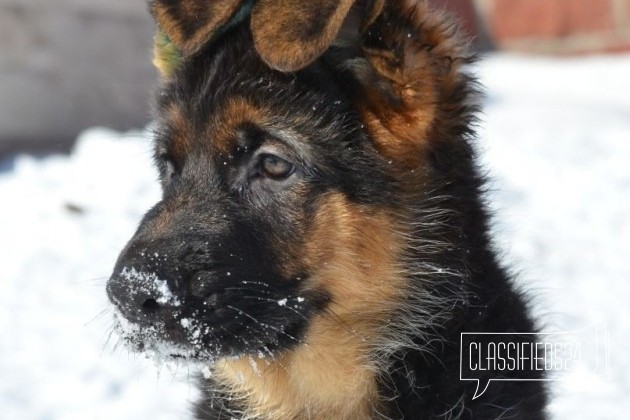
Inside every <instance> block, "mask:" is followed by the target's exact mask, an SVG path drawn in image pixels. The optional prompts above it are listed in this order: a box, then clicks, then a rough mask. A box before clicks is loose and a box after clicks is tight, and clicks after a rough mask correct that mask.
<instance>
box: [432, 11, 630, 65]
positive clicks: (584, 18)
mask: <svg viewBox="0 0 630 420" xmlns="http://www.w3.org/2000/svg"><path fill="white" fill-rule="evenodd" d="M432 1H434V2H436V3H438V4H442V5H444V6H445V7H447V8H450V9H451V10H455V11H456V13H458V14H459V15H460V16H461V17H463V19H464V21H466V22H467V23H466V27H467V28H468V29H469V31H471V32H477V33H479V32H480V31H481V34H482V37H484V36H488V37H489V38H490V39H491V40H492V43H493V44H494V45H495V46H496V47H498V48H499V49H505V50H513V51H525V52H535V53H545V54H581V53H592V52H619V51H630V0H432ZM471 8H474V12H473V13H472V14H473V15H475V16H473V17H471ZM475 12H476V13H475ZM471 28H473V29H472V30H470V29H471Z"/></svg>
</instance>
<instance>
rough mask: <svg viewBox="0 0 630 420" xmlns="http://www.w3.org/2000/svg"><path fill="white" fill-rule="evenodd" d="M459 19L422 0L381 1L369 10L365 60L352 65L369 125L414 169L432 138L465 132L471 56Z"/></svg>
mask: <svg viewBox="0 0 630 420" xmlns="http://www.w3.org/2000/svg"><path fill="white" fill-rule="evenodd" d="M455 24H456V23H454V22H453V20H452V19H450V18H449V17H447V16H444V15H443V14H442V13H441V12H438V11H435V10H430V9H429V8H428V6H427V4H426V2H423V1H419V0H377V1H375V2H374V3H373V6H372V9H366V11H365V13H364V21H363V26H362V28H361V48H360V49H361V52H360V55H361V57H359V58H357V59H355V60H353V62H351V63H349V64H347V67H348V68H350V69H351V70H352V71H353V72H354V74H355V78H356V79H357V80H358V81H359V84H358V85H359V87H358V89H359V91H358V92H357V94H356V95H355V97H356V99H355V101H356V104H357V108H358V109H359V112H360V114H361V117H362V119H363V121H364V123H365V126H366V129H367V130H368V132H369V133H370V135H371V137H372V138H373V140H374V142H375V145H376V147H377V149H378V150H379V151H380V152H381V153H382V154H383V155H385V156H386V157H387V158H388V159H390V160H394V161H396V162H397V163H398V167H401V168H414V167H416V166H417V165H419V164H420V163H421V159H422V156H423V155H424V152H426V151H427V150H428V149H430V148H431V142H434V141H437V140H438V139H439V138H445V137H453V136H452V134H453V133H455V135H458V136H461V133H462V132H464V131H465V130H467V129H468V128H467V127H468V123H469V122H470V121H469V120H468V119H467V118H468V116H467V115H466V114H467V113H469V104H468V103H466V102H467V100H468V98H467V95H468V93H469V92H468V90H467V89H469V88H468V87H467V80H466V76H465V75H464V74H463V73H462V71H461V67H462V65H463V64H465V63H467V62H468V61H469V57H468V56H467V53H466V48H465V45H466V44H465V43H464V42H462V41H461V40H460V38H459V36H458V35H457V31H456V27H455ZM458 130H459V132H460V134H458V133H456V132H457V131H458Z"/></svg>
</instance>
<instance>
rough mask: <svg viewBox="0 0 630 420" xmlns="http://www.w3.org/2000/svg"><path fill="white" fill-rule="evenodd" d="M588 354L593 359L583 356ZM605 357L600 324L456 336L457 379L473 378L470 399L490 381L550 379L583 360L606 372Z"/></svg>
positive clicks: (605, 340) (605, 336)
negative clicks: (566, 329)
mask: <svg viewBox="0 0 630 420" xmlns="http://www.w3.org/2000/svg"><path fill="white" fill-rule="evenodd" d="M591 355H594V357H593V359H594V360H586V359H590V357H589V356H591ZM584 356H586V358H585V357H584ZM608 360H609V355H608V332H607V330H606V327H601V326H600V327H589V328H584V329H582V330H578V331H573V332H560V333H478V332H466V333H461V339H460V380H462V381H475V382H476V388H475V392H474V394H473V397H472V399H473V400H475V399H477V398H480V397H481V396H482V395H483V394H484V393H485V392H486V391H487V390H488V388H489V387H490V383H491V382H493V381H552V380H555V379H557V375H556V374H557V373H558V372H567V371H571V370H573V369H574V368H575V367H576V366H577V365H578V364H580V365H582V366H583V365H584V363H585V361H586V362H589V361H590V362H591V363H590V364H591V366H592V368H591V369H590V370H591V371H592V372H593V373H595V374H597V375H598V376H607V375H609V366H610V365H609V361H608Z"/></svg>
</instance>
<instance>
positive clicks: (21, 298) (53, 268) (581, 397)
mask: <svg viewBox="0 0 630 420" xmlns="http://www.w3.org/2000/svg"><path fill="white" fill-rule="evenodd" d="M478 73H479V74H480V76H481V78H482V80H483V83H484V84H485V86H486V87H487V91H488V97H487V100H486V106H485V115H484V118H483V122H482V127H481V129H480V133H481V150H482V152H483V153H482V161H483V164H484V167H485V168H486V169H487V170H489V172H490V174H491V175H492V177H493V180H494V181H493V182H492V184H491V187H492V190H491V192H490V194H489V202H490V203H491V205H492V207H493V208H495V209H497V212H498V213H497V216H496V218H495V226H496V233H497V235H496V242H497V244H498V246H499V248H500V249H501V250H503V251H504V253H505V260H506V261H508V262H509V264H510V265H511V267H513V268H514V270H515V272H517V273H518V274H519V276H518V283H519V284H521V285H527V288H529V289H532V290H533V291H534V295H535V305H536V311H537V313H539V314H543V315H544V319H545V328H546V329H547V330H552V331H559V330H576V329H580V328H585V327H595V326H600V325H605V326H606V327H607V330H608V333H609V334H610V377H609V378H605V377H600V376H597V375H594V374H593V373H590V372H589V371H584V370H576V371H575V372H573V373H571V374H566V375H564V376H561V377H560V378H559V380H558V381H557V382H554V383H552V385H551V386H552V390H553V392H554V398H553V401H552V404H551V407H550V410H551V412H552V414H553V418H554V419H567V418H568V419H577V418H584V416H585V415H586V414H585V413H588V417H589V418H590V419H602V420H603V419H623V418H625V417H626V415H625V413H627V412H629V411H630V399H628V398H627V396H628V395H630V375H628V372H630V362H629V361H628V357H627V355H628V354H630V338H628V337H630V309H628V308H629V306H630V305H628V299H629V298H630V262H629V259H630V258H629V257H628V254H629V252H630V77H628V75H630V56H626V57H624V56H621V57H615V58H611V57H601V58H587V59H562V60H560V59H558V60H555V59H532V58H524V57H512V56H504V55H497V56H493V57H490V58H489V59H487V60H485V61H484V62H482V63H481V64H480V65H479V66H478ZM147 137H148V136H147V135H146V134H145V133H140V132H138V133H130V134H124V135H122V134H118V133H115V132H112V131H108V130H104V129H96V130H90V131H88V132H86V133H84V134H83V135H82V136H81V138H80V139H79V141H78V143H77V146H76V148H75V150H74V151H73V153H72V155H71V156H69V157H68V156H50V157H46V158H42V159H38V158H34V157H29V156H19V157H17V158H15V159H13V160H10V161H5V162H2V163H0V200H1V201H0V216H1V217H0V332H1V333H2V340H1V341H0V407H1V408H0V418H7V419H17V418H19V419H51V420H57V419H86V418H90V419H112V418H115V419H137V418H154V419H182V418H187V417H189V402H190V401H191V400H194V399H195V398H196V395H197V392H196V391H195V387H194V384H190V385H189V382H188V380H187V377H188V370H187V368H186V367H182V368H181V369H180V372H174V371H172V370H166V369H165V368H164V367H163V368H161V369H158V368H156V367H155V366H154V364H153V363H151V362H150V361H147V360H145V359H144V358H143V357H139V356H135V355H133V354H130V353H129V352H128V351H127V350H126V349H125V348H124V347H122V346H119V347H118V348H117V349H116V350H113V348H114V347H115V346H114V345H113V344H114V343H110V345H105V343H106V341H107V336H108V334H109V333H110V331H111V330H110V328H111V326H112V311H111V309H108V308H109V305H108V303H107V299H106V296H105V282H106V280H107V278H108V276H109V275H110V274H111V270H112V269H113V266H114V263H115V261H116V257H117V255H118V252H119V251H120V250H121V249H122V248H123V246H124V245H125V242H126V241H127V240H128V239H129V238H130V237H131V235H132V234H133V232H134V229H135V227H136V225H137V223H138V221H139V220H140V217H141V216H142V214H143V213H144V211H146V210H147V209H148V208H149V207H150V206H151V205H152V204H154V203H155V202H156V201H157V200H158V197H159V185H158V183H157V182H156V173H155V171H154V169H153V167H152V165H151V145H150V142H149V141H148V140H147V139H146V138H147ZM164 296H165V298H168V294H167V290H164ZM285 303H286V302H285ZM279 304H280V302H279ZM113 341H115V339H113ZM205 373H208V374H209V370H208V369H206V372H205ZM488 392H492V385H490V388H489V390H488Z"/></svg>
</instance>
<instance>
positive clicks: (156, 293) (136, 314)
mask: <svg viewBox="0 0 630 420" xmlns="http://www.w3.org/2000/svg"><path fill="white" fill-rule="evenodd" d="M107 295H108V296H109V299H110V301H111V302H112V303H113V304H114V305H115V306H116V308H117V309H118V310H119V311H120V314H121V315H122V316H123V317H124V318H125V319H126V320H127V321H129V322H132V323H135V324H137V325H138V326H143V325H154V324H155V323H156V321H161V320H164V319H165V318H172V317H173V316H174V315H175V313H176V312H178V311H179V308H180V307H181V302H180V300H179V299H178V298H177V297H176V296H175V295H174V294H173V293H172V291H171V290H170V288H169V286H168V283H167V281H166V280H163V279H161V278H160V277H159V276H158V275H157V274H156V273H154V272H150V271H142V270H141V269H136V268H135V267H127V266H125V267H122V268H121V269H119V270H117V272H115V273H114V274H113V275H112V277H111V278H110V280H109V282H108V283H107Z"/></svg>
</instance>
